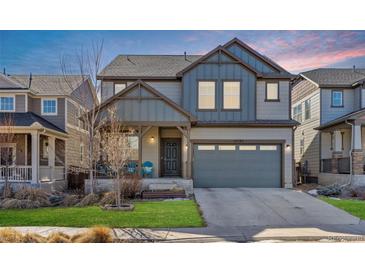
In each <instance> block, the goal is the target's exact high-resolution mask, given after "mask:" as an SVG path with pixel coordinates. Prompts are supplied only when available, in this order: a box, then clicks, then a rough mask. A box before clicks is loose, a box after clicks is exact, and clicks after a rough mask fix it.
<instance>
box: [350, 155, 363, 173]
mask: <svg viewBox="0 0 365 274" xmlns="http://www.w3.org/2000/svg"><path fill="white" fill-rule="evenodd" d="M351 157H352V174H354V175H360V174H364V153H363V151H362V149H358V150H353V151H352V154H351Z"/></svg>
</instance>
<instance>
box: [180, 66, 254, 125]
mask: <svg viewBox="0 0 365 274" xmlns="http://www.w3.org/2000/svg"><path fill="white" fill-rule="evenodd" d="M199 80H202V81H207V80H211V81H216V87H215V88H216V89H215V90H216V94H215V95H216V100H215V101H216V109H215V110H211V111H210V110H203V111H199V110H198V81H199ZM224 80H228V81H232V80H237V81H240V82H241V85H240V88H241V101H240V106H241V108H240V110H233V111H232V110H223V81H224ZM255 90H256V77H255V75H254V74H253V73H252V72H250V71H248V70H247V69H244V68H243V67H242V66H241V65H238V64H227V63H224V64H221V65H218V64H217V63H211V64H209V63H204V64H199V65H197V66H196V67H195V68H193V69H191V70H190V71H188V72H186V73H185V74H184V76H183V107H184V109H186V110H188V111H189V112H190V113H192V114H193V115H194V116H195V117H197V119H198V120H199V121H205V122H217V121H222V122H229V121H248V120H255V112H256V109H255Z"/></svg>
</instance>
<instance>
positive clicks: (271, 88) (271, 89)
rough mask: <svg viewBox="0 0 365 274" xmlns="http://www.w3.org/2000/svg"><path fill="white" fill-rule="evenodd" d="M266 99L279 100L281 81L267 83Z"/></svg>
mask: <svg viewBox="0 0 365 274" xmlns="http://www.w3.org/2000/svg"><path fill="white" fill-rule="evenodd" d="M265 101H279V83H266V98H265Z"/></svg>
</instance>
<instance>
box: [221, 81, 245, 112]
mask: <svg viewBox="0 0 365 274" xmlns="http://www.w3.org/2000/svg"><path fill="white" fill-rule="evenodd" d="M240 84H241V83H240V82H238V81H235V82H234V81H225V82H223V109H240V99H241V96H240V93H241V92H240Z"/></svg>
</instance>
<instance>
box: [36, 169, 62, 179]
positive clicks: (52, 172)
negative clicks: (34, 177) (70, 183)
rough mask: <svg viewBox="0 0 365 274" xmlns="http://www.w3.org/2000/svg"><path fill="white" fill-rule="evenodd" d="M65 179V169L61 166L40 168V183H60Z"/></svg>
mask: <svg viewBox="0 0 365 274" xmlns="http://www.w3.org/2000/svg"><path fill="white" fill-rule="evenodd" d="M64 179H65V167H63V166H56V167H50V166H40V167H39V180H40V181H61V180H64Z"/></svg>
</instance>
